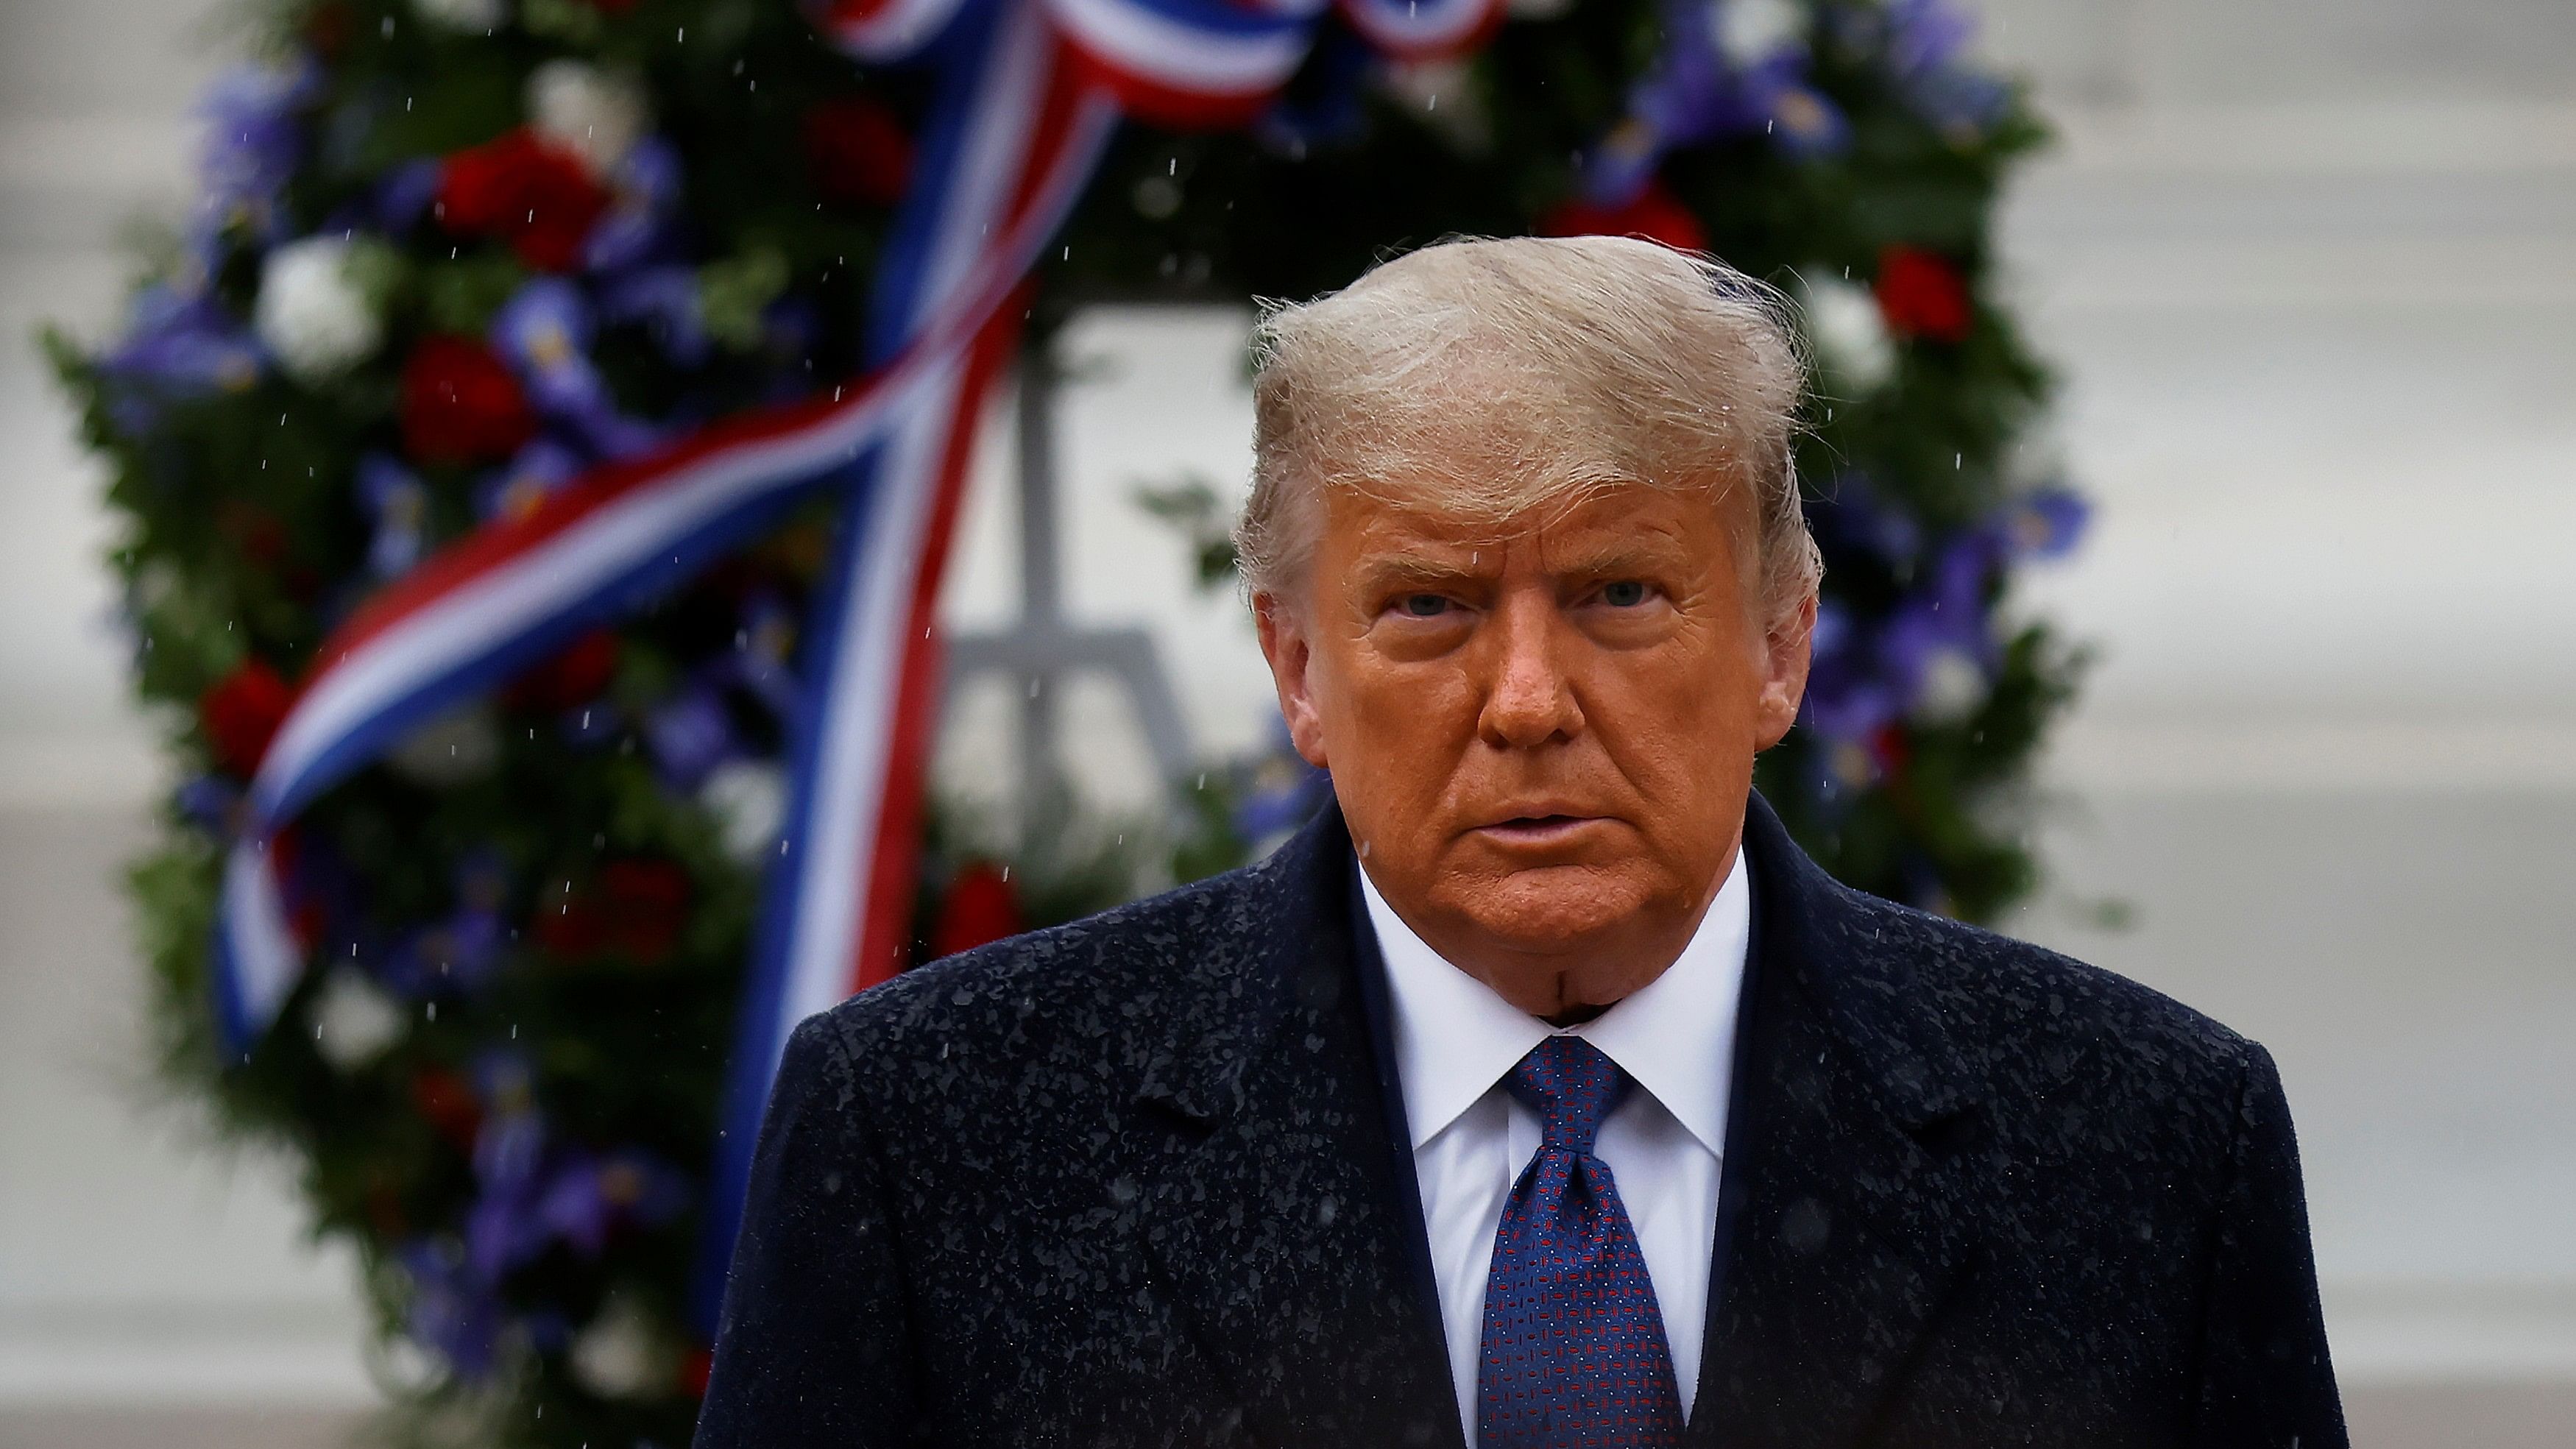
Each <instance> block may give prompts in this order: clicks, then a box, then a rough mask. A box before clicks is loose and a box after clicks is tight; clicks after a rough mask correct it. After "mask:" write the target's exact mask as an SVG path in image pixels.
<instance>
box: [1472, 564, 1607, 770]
mask: <svg viewBox="0 0 2576 1449" xmlns="http://www.w3.org/2000/svg"><path fill="white" fill-rule="evenodd" d="M1485 627H1486V630H1487V637H1486V640H1485V645H1486V649H1487V650H1488V651H1489V653H1488V654H1487V658H1486V661H1485V662H1486V667H1487V668H1488V669H1489V670H1491V671H1492V673H1491V680H1492V682H1491V684H1490V685H1489V686H1488V687H1487V689H1486V691H1485V708H1484V712H1483V714H1482V715H1480V716H1479V717H1478V718H1477V721H1476V732H1477V734H1478V735H1479V736H1480V737H1482V738H1483V740H1484V741H1485V743H1487V744H1489V745H1493V746H1495V747H1496V748H1498V749H1530V748H1533V747H1535V746H1538V745H1543V744H1546V743H1547V742H1548V741H1550V740H1554V739H1572V738H1573V737H1574V736H1576V735H1578V734H1580V733H1582V731H1583V707H1582V705H1581V704H1580V703H1578V702H1577V701H1576V700H1575V697H1574V685H1573V681H1572V680H1571V679H1569V678H1568V677H1567V675H1566V664H1567V659H1566V653H1567V645H1568V643H1569V642H1570V641H1568V640H1566V639H1565V638H1563V637H1562V634H1563V620H1562V619H1561V618H1560V617H1559V614H1558V610H1557V608H1556V602H1555V600H1553V599H1551V598H1546V597H1541V596H1539V595H1537V594H1536V593H1535V592H1534V591H1533V592H1529V593H1515V594H1510V595H1506V596H1505V598H1504V599H1503V601H1502V603H1501V605H1500V606H1499V607H1497V608H1496V609H1495V611H1494V612H1493V614H1492V615H1491V616H1490V617H1489V618H1488V619H1487V621H1486V626H1485Z"/></svg>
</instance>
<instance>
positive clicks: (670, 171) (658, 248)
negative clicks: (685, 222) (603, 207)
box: [582, 136, 681, 272]
mask: <svg viewBox="0 0 2576 1449" xmlns="http://www.w3.org/2000/svg"><path fill="white" fill-rule="evenodd" d="M680 174H681V172H680V155H679V153H678V152H677V151H674V150H672V149H671V146H670V143H669V142H666V141H664V140H662V139H661V138H660V137H657V136H648V137H646V138H644V139H643V140H641V141H638V142H637V143H636V144H635V146H634V147H633V148H632V149H631V150H629V151H628V152H627V153H626V157H625V159H624V160H623V161H620V162H619V163H618V166H617V174H616V175H614V176H612V177H610V178H609V183H610V187H611V190H612V192H613V194H614V196H615V200H614V201H612V202H611V203H610V205H609V209H608V214H607V215H605V216H603V217H601V218H600V219H599V222H598V224H597V225H595V226H593V227H592V228H591V231H590V236H589V238H588V240H586V241H584V242H583V243H582V266H583V267H584V268H585V269H587V270H589V271H593V272H620V271H624V270H626V269H628V268H630V267H635V266H640V265H642V264H643V263H644V262H646V261H649V260H651V259H652V258H654V257H655V256H657V255H660V254H662V253H664V252H667V251H668V250H670V246H671V242H672V231H671V216H672V213H673V211H674V210H675V209H676V208H677V206H678V203H679V199H680Z"/></svg>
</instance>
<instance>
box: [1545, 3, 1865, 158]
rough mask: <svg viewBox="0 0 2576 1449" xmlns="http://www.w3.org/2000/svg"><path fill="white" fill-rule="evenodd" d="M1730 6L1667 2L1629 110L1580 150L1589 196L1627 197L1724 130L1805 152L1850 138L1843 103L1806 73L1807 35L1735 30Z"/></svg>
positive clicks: (1819, 151)
mask: <svg viewBox="0 0 2576 1449" xmlns="http://www.w3.org/2000/svg"><path fill="white" fill-rule="evenodd" d="M1789 13H1790V12H1787V11H1785V10H1783V11H1782V12H1781V14H1783V15H1784V16H1785V15H1788V14H1789ZM1734 14H1735V7H1734V6H1732V5H1728V4H1710V3H1707V0H1673V3H1668V4H1666V5H1665V6H1664V35H1665V37H1666V47H1665V49H1664V52H1663V54H1662V55H1661V56H1659V57H1657V59H1656V61H1655V63H1654V65H1653V66H1652V67H1651V68H1649V69H1648V70H1647V72H1646V74H1645V75H1644V77H1643V78H1641V79H1640V80H1639V81H1638V82H1637V84H1636V86H1635V88H1634V89H1633V90H1632V91H1631V92H1630V93H1629V97H1628V115H1627V118H1626V119H1625V120H1623V121H1621V122H1620V123H1619V124H1618V125H1617V126H1616V127H1614V128H1612V130H1611V132H1610V134H1609V135H1608V136H1606V137H1604V138H1603V140H1602V142H1601V144H1600V145H1599V146H1597V147H1595V148H1594V149H1593V150H1592V151H1591V152H1590V153H1588V154H1586V155H1585V156H1584V158H1583V163H1582V170H1583V174H1582V181H1581V185H1582V190H1583V197H1584V200H1585V201H1587V202H1589V203H1591V204H1592V205H1595V206H1607V207H1618V206H1624V205H1626V204H1628V203H1629V202H1631V201H1634V200H1635V199H1636V198H1637V194H1638V193H1639V192H1641V191H1643V190H1644V189H1645V187H1646V183H1647V182H1649V181H1651V180H1653V179H1654V175H1655V171H1656V168H1657V167H1659V166H1660V165H1662V163H1663V158H1664V156H1665V155H1666V154H1667V153H1669V152H1672V151H1676V150H1679V149H1681V148H1683V147H1686V146H1696V145H1699V144H1701V143H1703V142H1707V141H1713V140H1717V139H1719V138H1722V137H1726V136H1738V135H1747V134H1753V133H1760V134H1762V135H1765V136H1767V137H1769V138H1770V139H1771V141H1772V143H1773V144H1774V145H1777V146H1779V147H1781V148H1782V149H1783V150H1786V151H1788V152H1790V153H1791V154H1793V155H1799V156H1812V155H1821V154H1824V153H1827V152H1831V151H1836V150H1839V149H1841V148H1842V147H1843V146H1844V145H1845V144H1847V143H1848V142H1849V140H1850V138H1851V125H1850V122H1849V121H1848V120H1847V119H1846V118H1845V117H1844V115H1843V113H1842V111H1841V109H1840V108H1838V107H1836V106H1835V105H1834V104H1833V102H1831V101H1829V100H1827V99H1826V98H1825V96H1824V95H1823V93H1821V92H1819V91H1817V90H1816V89H1815V88H1814V87H1812V86H1810V85H1809V84H1808V83H1807V71H1808V63H1809V58H1808V54H1807V47H1806V43H1805V39H1804V36H1803V35H1802V34H1794V33H1782V34H1776V35H1771V36H1767V37H1765V36H1743V35H1735V36H1730V33H1729V32H1730V30H1731V28H1732V27H1731V25H1730V20H1731V18H1732V17H1733V16H1734ZM1730 47H1732V49H1730Z"/></svg>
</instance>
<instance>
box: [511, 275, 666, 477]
mask: <svg viewBox="0 0 2576 1449" xmlns="http://www.w3.org/2000/svg"><path fill="white" fill-rule="evenodd" d="M491 341H492V347H493V350H494V351H496V352H498V353H500V354H501V356H502V357H503V358H504V359H505V360H507V361H508V362H509V364H510V366H511V368H512V370H513V371H515V372H517V373H518V374H519V380H520V381H521V382H522V383H523V384H525V385H526V387H527V389H528V397H529V399H530V401H532V402H534V403H535V404H536V407H537V411H538V412H539V413H540V414H542V415H543V416H545V417H547V418H548V419H551V420H553V421H555V422H558V423H562V424H564V425H565V426H567V427H569V428H571V429H572V430H573V431H574V433H576V434H577V435H578V436H580V437H581V438H582V439H583V441H585V442H587V443H588V444H589V445H590V446H591V447H592V448H594V449H596V450H597V451H599V452H600V453H603V454H605V455H607V456H609V457H612V458H620V457H626V456H629V455H632V454H635V453H639V452H642V451H643V450H644V449H646V448H649V447H651V446H652V445H653V442H654V440H655V434H654V431H653V430H652V429H651V428H649V427H646V426H645V425H644V424H642V423H639V422H636V421H635V420H633V419H631V418H628V417H626V416H625V415H623V414H621V413H620V412H618V411H617V405H616V403H615V401H614V400H613V399H612V398H610V396H609V394H608V384H607V382H606V381H605V380H604V379H602V378H601V377H600V375H599V370H598V369H597V368H596V367H594V366H592V365H591V361H590V352H589V349H590V341H591V312H590V304H589V303H588V301H586V300H585V299H584V298H583V296H582V293H581V289H580V288H579V287H578V286H576V285H574V284H573V283H572V282H570V281H567V280H565V279H564V278H561V277H537V278H535V279H533V280H531V281H529V282H528V283H527V284H526V285H525V286H523V287H521V288H520V289H519V290H518V293H517V295H515V296H513V297H511V298H510V300H509V301H508V302H505V303H503V304H502V307H501V310H500V311H499V312H498V313H497V314H495V315H494V317H493V318H492V329H491Z"/></svg>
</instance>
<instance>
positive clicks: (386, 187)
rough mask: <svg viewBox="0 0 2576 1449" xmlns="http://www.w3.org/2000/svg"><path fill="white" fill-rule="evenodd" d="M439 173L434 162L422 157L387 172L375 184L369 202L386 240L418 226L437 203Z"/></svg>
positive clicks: (438, 166) (437, 164) (377, 224)
mask: <svg viewBox="0 0 2576 1449" xmlns="http://www.w3.org/2000/svg"><path fill="white" fill-rule="evenodd" d="M441 170H442V168H441V167H440V165H439V163H438V162H437V161H436V160H434V159H431V158H429V157H425V156H424V157H418V158H415V159H413V160H410V161H405V162H402V163H401V164H399V165H397V166H395V167H394V168H393V169H392V170H390V171H387V172H386V173H385V174H384V176H383V177H382V179H380V180H378V181H377V182H376V194H375V196H374V198H373V200H372V202H371V209H372V211H373V213H374V216H375V223H376V226H377V228H378V229H379V230H381V231H383V232H384V233H385V234H387V235H388V236H401V235H402V234H403V233H405V232H407V231H410V230H411V229H412V228H413V227H414V226H416V225H418V224H419V223H420V219H421V218H422V217H424V216H426V215H428V214H429V208H430V204H431V203H432V202H435V201H436V200H438V187H439V177H440V172H441Z"/></svg>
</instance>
